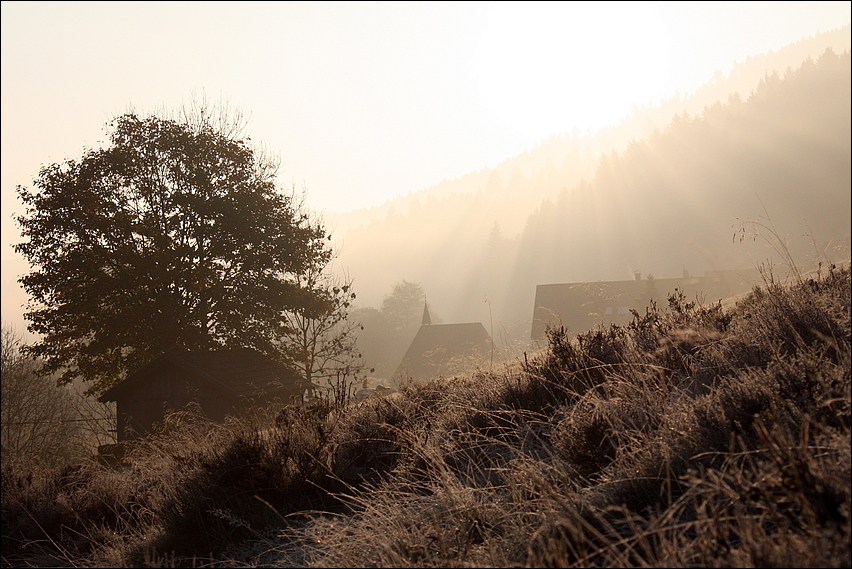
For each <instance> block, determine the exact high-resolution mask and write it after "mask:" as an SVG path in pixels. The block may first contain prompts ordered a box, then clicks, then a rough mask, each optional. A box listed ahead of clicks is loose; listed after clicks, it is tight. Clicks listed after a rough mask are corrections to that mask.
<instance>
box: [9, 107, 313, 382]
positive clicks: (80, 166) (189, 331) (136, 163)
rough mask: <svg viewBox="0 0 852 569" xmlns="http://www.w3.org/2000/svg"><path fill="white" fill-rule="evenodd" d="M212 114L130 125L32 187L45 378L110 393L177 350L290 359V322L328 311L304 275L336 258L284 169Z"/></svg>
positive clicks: (114, 126)
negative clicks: (291, 314) (303, 313)
mask: <svg viewBox="0 0 852 569" xmlns="http://www.w3.org/2000/svg"><path fill="white" fill-rule="evenodd" d="M240 132H241V129H240V127H239V124H237V123H235V122H234V121H228V120H223V118H222V115H221V114H220V115H219V116H218V117H217V116H215V113H210V112H209V109H208V108H207V107H206V105H202V106H200V107H199V108H196V109H195V111H194V112H190V113H185V114H184V116H183V117H181V118H163V117H159V116H147V117H141V116H139V115H137V114H135V113H132V112H131V113H127V114H124V115H121V116H119V117H118V118H116V119H115V120H114V121H112V122H111V123H110V129H109V144H107V145H105V147H103V148H98V149H88V150H86V151H85V152H84V154H83V157H82V158H81V159H79V160H66V161H64V162H62V163H55V164H50V165H47V166H44V167H43V168H42V169H41V170H40V172H39V176H38V178H37V179H36V180H35V181H34V189H29V188H25V187H22V186H19V187H18V189H17V191H18V195H19V196H20V199H21V200H22V201H23V202H24V204H25V205H26V211H25V214H24V215H21V216H19V217H18V222H19V224H20V226H21V228H22V233H23V236H24V237H25V239H26V241H25V242H23V243H20V244H18V245H17V246H16V250H17V251H18V252H20V253H22V254H23V255H24V257H25V258H26V259H27V260H28V261H29V263H30V265H31V267H32V271H31V272H30V273H29V274H27V275H25V276H24V277H22V279H21V283H22V284H23V286H24V288H25V290H26V291H27V292H28V293H29V294H30V295H31V296H32V302H31V303H30V305H29V307H28V311H27V313H26V314H25V317H26V318H27V319H28V320H29V323H30V324H29V329H30V330H31V331H32V332H34V333H36V334H41V335H42V339H41V340H40V341H39V342H38V343H36V344H34V345H32V346H30V347H29V351H30V353H31V354H32V355H34V356H36V357H39V358H43V359H44V361H45V365H44V367H43V371H44V372H46V373H52V372H54V371H57V370H64V371H63V373H62V375H61V376H60V381H61V382H64V383H68V382H70V381H71V380H72V379H73V378H74V377H82V378H83V379H84V380H86V381H88V382H92V383H93V385H92V387H91V388H90V390H91V391H93V392H100V391H103V390H105V389H107V388H108V387H110V386H111V385H113V384H114V383H115V382H117V381H118V380H120V379H121V378H122V375H123V374H124V373H126V372H127V371H128V370H132V369H134V368H135V367H137V366H140V365H142V364H144V363H147V362H148V361H149V360H150V359H152V358H153V357H156V356H157V355H159V354H160V353H162V352H163V351H164V350H166V349H169V348H177V349H214V348H217V347H238V346H240V347H251V348H254V349H257V350H258V351H260V352H262V353H265V354H267V355H270V356H273V357H278V358H279V359H282V357H283V359H286V355H285V356H281V354H280V352H278V351H277V348H276V343H275V339H276V338H279V337H281V336H282V335H283V334H284V333H285V332H286V331H287V329H286V324H285V322H284V321H283V320H282V319H281V318H280V315H281V313H282V312H285V311H293V310H302V309H304V308H305V307H308V306H310V305H312V304H313V303H316V302H318V301H319V302H322V299H318V297H317V295H316V294H315V293H314V292H313V291H311V290H310V289H309V288H306V287H305V286H303V285H304V283H303V282H302V281H301V280H300V275H302V274H304V273H305V272H306V271H308V270H309V269H311V267H313V266H314V265H316V264H324V263H325V262H326V261H327V259H328V258H329V256H330V251H329V250H328V249H327V246H326V243H327V242H326V238H327V235H326V233H325V230H324V229H323V227H321V226H320V224H318V223H314V222H312V220H311V219H310V218H309V216H308V215H307V214H306V213H305V212H304V211H303V208H302V202H301V201H300V200H299V199H297V196H295V195H294V194H293V193H292V192H289V193H288V192H282V191H281V190H280V189H279V188H278V187H277V186H276V174H277V164H276V163H275V162H274V161H272V160H269V159H268V158H267V157H265V156H264V155H263V153H261V152H259V151H258V150H256V149H255V148H253V147H252V146H251V144H250V141H249V139H248V138H245V137H241V136H240Z"/></svg>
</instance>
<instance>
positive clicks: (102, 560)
mask: <svg viewBox="0 0 852 569" xmlns="http://www.w3.org/2000/svg"><path fill="white" fill-rule="evenodd" d="M767 277H768V283H769V284H767V285H766V286H764V287H761V288H759V289H757V290H755V291H754V292H753V293H751V294H749V295H748V296H747V297H745V298H743V299H742V300H741V301H740V302H739V303H737V304H736V305H735V306H733V307H732V308H731V309H730V310H726V309H723V308H721V306H719V305H708V306H703V307H702V306H697V305H696V304H695V303H693V302H689V301H687V300H686V299H684V298H683V297H678V296H672V297H671V298H670V299H669V303H668V307H667V308H666V309H665V310H654V309H650V310H649V311H648V312H647V313H646V314H645V315H643V316H639V315H638V314H637V316H636V318H634V320H633V322H632V323H631V324H629V325H627V326H613V327H610V328H607V329H602V330H596V331H592V332H589V333H586V334H581V335H580V336H579V337H577V338H574V337H573V336H571V335H569V334H566V333H565V331H564V330H558V329H557V330H554V331H553V332H552V333H551V334H550V344H549V348H548V349H547V350H546V351H545V352H544V353H542V354H541V355H539V356H535V357H528V358H527V357H525V358H524V359H523V360H520V361H518V362H516V363H515V364H513V365H512V366H508V367H506V368H501V369H494V370H481V371H479V372H476V373H473V374H471V375H467V376H460V377H456V378H452V379H439V380H435V381H431V382H428V383H425V384H420V385H412V386H410V387H408V388H406V389H405V390H403V391H402V392H400V393H398V394H396V395H393V396H390V397H386V396H373V397H371V398H369V399H367V400H366V401H364V402H363V403H360V404H354V405H350V406H348V407H333V406H332V407H329V406H327V405H318V406H313V407H307V408H305V407H294V408H287V409H285V411H283V412H281V413H279V414H277V416H276V418H275V419H274V420H269V419H263V418H262V416H258V417H257V418H254V419H251V420H244V421H233V422H231V423H228V424H226V425H213V424H209V423H207V422H206V421H204V420H203V419H201V418H200V417H198V416H196V415H194V414H193V413H192V412H191V411H188V412H182V413H178V414H175V415H172V416H171V418H170V419H169V420H168V422H167V424H166V425H165V427H164V429H163V430H162V431H161V432H160V433H159V434H158V435H157V436H153V437H152V438H150V439H149V440H147V441H144V442H142V443H140V444H139V445H138V446H137V447H135V448H133V449H131V451H130V452H129V453H128V456H127V458H126V462H125V464H124V466H123V467H121V468H118V469H113V468H109V467H105V466H101V465H99V464H97V463H95V462H86V463H82V464H79V465H72V466H69V467H67V468H65V469H63V470H62V471H61V472H58V473H49V472H46V471H44V470H34V471H31V472H30V471H26V470H23V469H21V468H19V467H17V465H15V464H10V463H9V462H8V461H4V462H3V470H2V491H3V500H2V532H3V534H2V552H3V553H2V563H3V566H87V567H133V566H142V565H144V566H194V567H195V566H199V565H204V566H241V567H258V566H283V567H329V566H335V567H363V566H373V567H458V566H491V567H510V566H511V567H517V566H524V567H530V566H531V567H541V566H575V567H600V566H620V567H640V566H642V567H646V566H664V567H671V566H690V567H709V566H714V567H719V566H722V567H741V566H764V567H799V566H811V567H848V566H849V565H850V561H852V547H850V535H851V534H852V525H851V524H850V505H852V492H850V488H852V485H850V428H852V415H851V414H850V411H852V397H850V396H852V380H851V379H850V361H852V321H851V320H850V285H852V281H850V273H849V270H848V268H847V269H837V268H834V267H831V268H829V269H826V270H823V271H821V273H820V274H819V275H817V276H816V277H815V278H813V279H801V280H796V281H794V282H792V283H790V284H789V285H785V286H782V285H779V284H772V281H773V279H772V278H771V275H767Z"/></svg>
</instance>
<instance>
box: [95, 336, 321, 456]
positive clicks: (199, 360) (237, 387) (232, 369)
mask: <svg viewBox="0 0 852 569" xmlns="http://www.w3.org/2000/svg"><path fill="white" fill-rule="evenodd" d="M307 387H310V386H308V385H306V384H305V382H304V380H302V379H301V377H300V376H299V375H298V374H297V373H296V372H295V371H294V370H291V369H289V368H287V367H285V366H283V365H281V364H279V363H276V362H274V361H273V360H271V359H269V358H268V357H266V356H264V355H263V354H260V353H258V352H256V351H254V350H251V349H248V348H242V349H230V350H216V351H196V352H176V351H168V352H166V353H165V354H163V355H161V356H160V357H158V358H156V359H154V360H153V361H151V362H150V363H148V364H147V365H145V366H143V367H142V368H141V369H139V370H137V371H135V372H133V373H131V374H130V375H128V376H127V378H126V379H124V380H123V381H121V382H120V383H118V384H117V385H115V386H114V387H112V388H110V389H109V390H107V391H106V392H105V393H104V394H103V395H101V396H100V398H99V399H98V401H100V402H102V403H106V402H108V401H115V403H116V420H117V425H116V428H117V432H118V437H117V439H118V442H122V441H125V440H128V439H132V438H135V437H138V436H140V435H144V434H146V433H148V432H150V431H151V429H152V427H153V426H154V424H155V423H157V422H159V421H162V420H163V418H164V417H165V415H166V413H168V412H169V411H173V410H178V409H181V408H183V407H185V406H186V405H188V404H189V403H191V402H196V403H197V404H198V405H199V407H200V408H201V411H202V412H203V413H204V415H205V416H206V417H208V418H209V419H212V420H214V421H222V420H224V418H225V417H226V416H227V415H239V414H242V413H244V412H246V411H249V410H250V409H251V408H253V407H259V406H266V405H270V404H275V403H280V404H285V403H290V402H293V401H294V400H298V401H301V399H302V397H303V395H304V393H305V391H306V388H307Z"/></svg>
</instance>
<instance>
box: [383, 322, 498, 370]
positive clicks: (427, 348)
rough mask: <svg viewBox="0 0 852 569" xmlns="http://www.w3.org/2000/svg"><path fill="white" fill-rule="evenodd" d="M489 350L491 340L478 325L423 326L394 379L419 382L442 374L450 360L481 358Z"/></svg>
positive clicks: (477, 323) (473, 323) (480, 325)
mask: <svg viewBox="0 0 852 569" xmlns="http://www.w3.org/2000/svg"><path fill="white" fill-rule="evenodd" d="M490 349H491V337H490V336H489V335H488V332H486V331H485V327H484V326H483V325H482V324H481V323H480V322H469V323H464V324H424V325H422V326H420V329H419V330H418V331H417V335H416V336H415V337H414V340H412V341H411V345H410V346H409V347H408V350H407V351H406V352H405V356H403V358H402V362H401V363H400V364H399V367H398V368H397V370H396V374H395V375H397V376H399V375H405V374H407V375H410V376H411V377H413V378H423V377H429V376H434V375H438V374H441V373H446V372H447V371H449V370H448V369H447V365H448V364H451V363H452V362H451V360H452V359H453V358H459V357H465V356H471V355H480V356H482V355H484V353H485V352H486V351H487V350H490Z"/></svg>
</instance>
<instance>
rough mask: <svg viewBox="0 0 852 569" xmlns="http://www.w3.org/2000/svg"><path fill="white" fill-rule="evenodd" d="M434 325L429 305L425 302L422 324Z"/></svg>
mask: <svg viewBox="0 0 852 569" xmlns="http://www.w3.org/2000/svg"><path fill="white" fill-rule="evenodd" d="M431 323H432V318H431V317H430V316H429V303H428V302H425V301H424V302H423V322H421V324H422V325H423V326H426V325H427V324H431Z"/></svg>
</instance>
